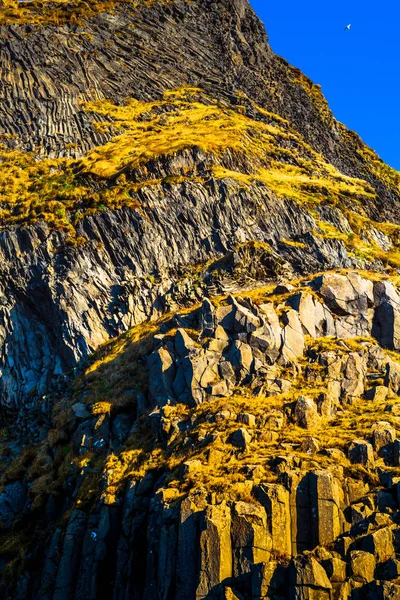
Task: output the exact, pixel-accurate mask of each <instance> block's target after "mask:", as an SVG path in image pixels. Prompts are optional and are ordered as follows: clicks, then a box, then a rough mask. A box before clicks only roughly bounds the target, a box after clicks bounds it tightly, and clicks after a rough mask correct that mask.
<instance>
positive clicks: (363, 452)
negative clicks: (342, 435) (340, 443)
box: [349, 440, 375, 468]
mask: <svg viewBox="0 0 400 600" xmlns="http://www.w3.org/2000/svg"><path fill="white" fill-rule="evenodd" d="M349 459H350V461H351V462H352V463H353V464H359V465H363V466H365V467H369V468H372V467H373V466H374V464H375V459H374V450H373V448H372V446H371V444H370V443H369V442H367V441H366V440H354V441H353V442H351V444H350V446H349Z"/></svg>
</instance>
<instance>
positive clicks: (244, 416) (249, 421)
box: [237, 413, 256, 428]
mask: <svg viewBox="0 0 400 600" xmlns="http://www.w3.org/2000/svg"><path fill="white" fill-rule="evenodd" d="M237 420H238V421H239V423H243V425H247V427H252V428H254V427H255V426H256V418H255V416H254V415H252V414H250V413H240V414H239V415H238V419H237Z"/></svg>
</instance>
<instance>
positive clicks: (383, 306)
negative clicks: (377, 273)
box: [372, 281, 400, 350]
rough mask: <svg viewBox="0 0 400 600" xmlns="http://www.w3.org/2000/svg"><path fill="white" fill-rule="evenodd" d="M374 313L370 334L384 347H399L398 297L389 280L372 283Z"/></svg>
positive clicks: (399, 314) (399, 312)
mask: <svg viewBox="0 0 400 600" xmlns="http://www.w3.org/2000/svg"><path fill="white" fill-rule="evenodd" d="M374 301H375V306H376V309H375V315H374V327H373V330H372V334H373V335H374V337H376V339H377V340H378V341H379V343H380V345H381V346H383V347H384V348H392V349H394V350H399V349H400V297H399V295H398V293H397V292H396V289H395V287H394V285H393V284H392V283H391V282H390V281H378V282H376V283H375V284H374Z"/></svg>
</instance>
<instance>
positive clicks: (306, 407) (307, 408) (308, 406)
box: [294, 396, 320, 429]
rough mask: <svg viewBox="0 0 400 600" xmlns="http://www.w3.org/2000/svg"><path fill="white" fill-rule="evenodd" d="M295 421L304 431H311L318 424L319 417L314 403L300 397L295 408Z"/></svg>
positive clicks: (309, 399)
mask: <svg viewBox="0 0 400 600" xmlns="http://www.w3.org/2000/svg"><path fill="white" fill-rule="evenodd" d="M294 415H295V420H296V422H297V423H298V424H299V425H300V427H304V428H305V429H312V428H314V427H317V426H318V425H319V424H320V417H319V415H318V412H317V408H316V406H315V403H314V401H313V400H312V399H311V398H305V397H303V396H300V397H299V398H298V400H297V402H296V406H295V411H294Z"/></svg>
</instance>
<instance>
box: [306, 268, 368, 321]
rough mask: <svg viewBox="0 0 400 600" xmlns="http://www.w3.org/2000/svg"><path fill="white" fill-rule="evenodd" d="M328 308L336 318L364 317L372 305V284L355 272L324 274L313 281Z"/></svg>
mask: <svg viewBox="0 0 400 600" xmlns="http://www.w3.org/2000/svg"><path fill="white" fill-rule="evenodd" d="M314 287H315V288H316V289H317V290H318V291H319V293H320V295H321V296H322V298H323V300H324V302H325V304H326V305H327V306H328V308H329V309H330V310H331V311H332V312H333V313H334V314H335V315H338V316H347V315H353V316H356V317H358V316H359V315H361V314H364V315H366V314H367V313H368V309H369V308H372V307H373V305H374V288H373V283H372V282H371V281H369V280H368V279H363V278H362V277H361V276H360V275H359V274H358V273H357V272H355V271H354V272H350V273H348V274H347V275H339V274H338V273H325V274H324V275H321V276H320V277H318V278H317V279H316V280H315V281H314Z"/></svg>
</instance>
